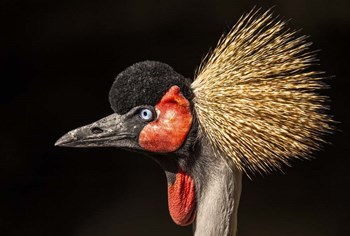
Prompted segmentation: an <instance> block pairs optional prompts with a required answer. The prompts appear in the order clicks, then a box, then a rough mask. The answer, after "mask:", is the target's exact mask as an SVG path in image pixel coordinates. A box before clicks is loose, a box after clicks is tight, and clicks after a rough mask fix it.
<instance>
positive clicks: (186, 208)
mask: <svg viewBox="0 0 350 236" xmlns="http://www.w3.org/2000/svg"><path fill="white" fill-rule="evenodd" d="M168 204H169V211H170V215H171V218H172V219H173V221H174V222H175V223H176V224H178V225H181V226H186V225H189V224H192V222H193V221H194V218H195V188H194V182H193V179H192V177H191V176H190V175H188V174H187V173H185V172H181V171H180V172H179V173H177V174H176V180H175V183H174V184H173V185H171V184H169V185H168Z"/></svg>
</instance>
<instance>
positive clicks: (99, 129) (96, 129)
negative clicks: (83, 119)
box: [91, 127, 103, 134]
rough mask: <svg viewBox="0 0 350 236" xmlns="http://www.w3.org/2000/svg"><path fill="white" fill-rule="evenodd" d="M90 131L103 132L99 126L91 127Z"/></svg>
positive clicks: (94, 132)
mask: <svg viewBox="0 0 350 236" xmlns="http://www.w3.org/2000/svg"><path fill="white" fill-rule="evenodd" d="M91 132H92V133H93V134H100V133H103V129H101V128H99V127H92V128H91Z"/></svg>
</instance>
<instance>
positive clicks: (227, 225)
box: [194, 145, 242, 236]
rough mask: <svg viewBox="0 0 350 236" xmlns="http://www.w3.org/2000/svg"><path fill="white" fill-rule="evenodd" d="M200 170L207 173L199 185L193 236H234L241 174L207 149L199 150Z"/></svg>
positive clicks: (205, 147) (206, 146) (207, 147)
mask: <svg viewBox="0 0 350 236" xmlns="http://www.w3.org/2000/svg"><path fill="white" fill-rule="evenodd" d="M202 147H203V148H202V151H201V153H200V154H201V156H200V157H199V158H200V159H201V162H200V163H201V165H204V166H202V167H199V168H198V169H199V171H200V169H202V170H204V168H205V170H208V173H206V174H205V175H204V176H202V180H198V181H201V182H202V183H201V184H199V186H200V189H198V201H197V215H196V220H195V222H194V235H195V236H210V235H221V236H235V235H236V231H237V211H238V204H239V200H240V195H241V182H242V173H241V172H240V171H238V170H236V169H235V168H232V167H229V166H228V164H227V163H226V162H225V161H224V158H220V157H217V156H214V154H213V152H212V151H211V148H209V146H208V145H204V146H202Z"/></svg>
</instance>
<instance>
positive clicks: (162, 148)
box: [139, 85, 192, 153]
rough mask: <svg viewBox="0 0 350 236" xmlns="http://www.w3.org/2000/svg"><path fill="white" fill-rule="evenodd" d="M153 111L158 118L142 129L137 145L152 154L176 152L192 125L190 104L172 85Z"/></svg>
mask: <svg viewBox="0 0 350 236" xmlns="http://www.w3.org/2000/svg"><path fill="white" fill-rule="evenodd" d="M155 109H156V111H157V113H158V118H157V119H156V120H154V121H152V122H150V123H149V124H148V125H146V126H145V127H144V128H143V129H142V131H141V132H140V136H139V144H140V146H141V147H143V148H144V149H146V150H149V151H152V152H163V153H164V152H173V151H176V150H177V149H178V148H179V147H181V145H182V144H183V142H184V141H185V139H186V137H187V134H188V132H189V131H190V128H191V125H192V114H191V108H190V102H189V101H188V100H187V99H186V98H185V97H184V96H183V95H182V94H181V92H180V88H179V87H178V86H176V85H174V86H172V87H171V88H170V89H169V90H168V92H166V94H165V95H164V96H163V97H162V99H161V100H160V102H159V103H158V104H157V105H156V106H155Z"/></svg>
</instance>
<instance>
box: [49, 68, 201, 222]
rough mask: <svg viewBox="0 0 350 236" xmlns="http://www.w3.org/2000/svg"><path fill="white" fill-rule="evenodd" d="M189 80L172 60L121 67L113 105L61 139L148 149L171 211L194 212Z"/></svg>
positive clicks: (177, 214)
mask: <svg viewBox="0 0 350 236" xmlns="http://www.w3.org/2000/svg"><path fill="white" fill-rule="evenodd" d="M190 84H191V81H190V80H188V79H186V78H184V77H183V76H182V75H180V74H178V73H177V72H175V71H174V70H173V69H172V68H171V67H170V66H168V65H166V64H164V63H160V62H155V61H145V62H140V63H136V64H134V65H132V66H130V67H128V68H127V69H126V70H124V71H123V72H121V73H120V74H119V75H118V76H117V77H116V79H115V81H114V83H113V85H112V87H111V90H110V92H109V101H110V104H111V107H112V109H113V111H114V113H113V114H111V115H109V116H107V117H104V118H102V119H100V120H98V121H96V122H93V123H91V124H89V125H85V126H82V127H80V128H77V129H74V130H72V131H70V132H68V133H67V134H66V135H64V136H63V137H61V138H60V139H59V140H58V141H57V142H56V145H57V146H67V147H118V148H125V149H128V150H134V151H138V152H144V153H147V154H155V155H150V156H152V158H153V159H154V160H156V161H157V162H158V163H159V164H160V165H161V166H162V168H163V169H164V170H165V173H166V176H167V180H168V200H169V211H170V214H171V217H172V218H173V220H174V222H175V223H177V224H179V225H188V224H191V223H192V222H193V220H194V218H195V208H196V207H195V206H196V200H195V198H196V197H195V195H196V194H195V186H194V185H195V184H194V180H193V177H192V176H191V171H190V168H191V167H190V166H191V164H190V163H191V155H190V151H191V150H192V149H193V147H194V143H195V142H194V140H195V139H196V133H197V127H196V122H194V113H193V104H192V99H193V92H192V90H191V87H190Z"/></svg>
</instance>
